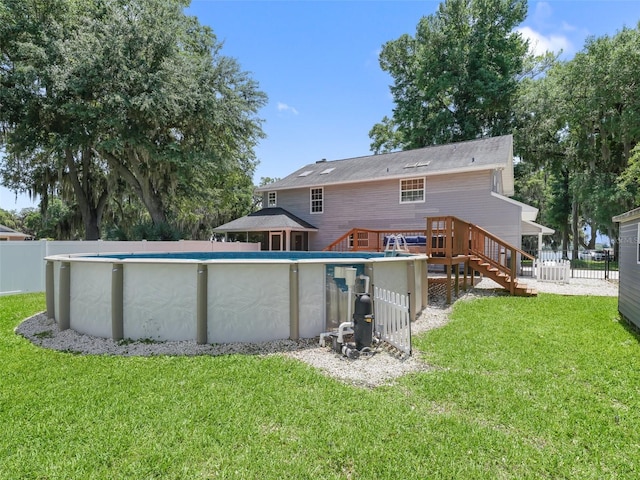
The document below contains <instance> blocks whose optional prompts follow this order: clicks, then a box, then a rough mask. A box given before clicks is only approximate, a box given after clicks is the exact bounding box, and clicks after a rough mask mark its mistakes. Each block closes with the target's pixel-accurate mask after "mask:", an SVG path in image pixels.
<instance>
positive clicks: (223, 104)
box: [0, 0, 266, 238]
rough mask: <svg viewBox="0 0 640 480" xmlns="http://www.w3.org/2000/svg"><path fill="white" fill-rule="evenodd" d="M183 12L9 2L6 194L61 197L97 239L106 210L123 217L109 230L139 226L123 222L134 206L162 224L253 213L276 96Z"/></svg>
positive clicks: (152, 4)
mask: <svg viewBox="0 0 640 480" xmlns="http://www.w3.org/2000/svg"><path fill="white" fill-rule="evenodd" d="M186 6H187V3H185V2H182V1H176V0H101V1H98V0H96V1H87V2H74V1H71V0H66V1H65V0H57V1H55V2H52V5H50V6H47V8H44V4H43V3H42V4H41V2H39V1H37V0H36V1H33V2H20V1H16V0H9V1H7V2H5V8H4V10H3V11H2V13H1V15H2V17H3V18H4V19H5V20H7V22H6V24H5V25H4V26H3V27H1V28H0V48H1V51H2V55H3V57H2V66H3V68H2V70H0V72H1V76H0V82H1V84H0V87H1V89H0V102H2V106H3V108H2V109H1V110H2V113H0V124H2V125H3V130H4V131H5V135H4V136H3V137H2V138H3V140H2V143H3V144H4V145H6V147H7V158H6V160H5V162H4V165H3V171H2V176H3V181H4V183H5V184H7V185H8V186H10V187H11V188H14V189H15V190H18V191H25V190H29V191H34V192H35V193H38V194H40V195H42V196H43V199H47V198H48V195H49V194H50V193H53V194H55V195H59V196H60V197H61V198H62V199H63V200H65V201H67V202H69V204H70V205H74V206H75V208H76V210H77V211H78V212H79V213H80V214H81V216H82V219H83V222H84V230H85V234H86V236H87V238H97V237H99V236H100V224H101V222H102V218H103V215H104V213H105V209H106V210H109V209H111V208H114V207H115V208H116V210H115V211H113V212H111V214H109V215H108V217H109V219H110V222H111V223H115V224H119V225H121V224H123V223H124V224H128V227H126V228H130V226H131V225H132V224H136V223H139V220H141V219H140V215H139V214H138V212H137V209H136V212H135V216H136V217H138V218H134V220H133V221H131V220H129V219H127V218H120V219H118V217H121V216H122V215H123V214H126V213H127V212H126V210H125V209H124V208H118V207H119V206H120V207H122V203H123V200H126V199H127V197H136V198H137V201H136V202H135V203H137V204H138V205H139V206H142V207H144V209H146V211H147V212H148V217H149V219H150V220H151V222H153V223H154V224H155V225H161V224H165V223H168V222H169V223H174V224H175V223H176V222H178V221H183V220H184V218H185V216H189V215H190V212H193V211H194V210H195V208H193V207H195V206H197V205H206V206H209V205H210V203H209V202H208V200H209V199H212V198H213V199H215V200H216V201H217V202H218V207H219V208H220V209H223V210H225V209H227V208H228V207H229V206H237V205H241V206H244V207H245V208H247V209H248V208H250V205H251V191H252V188H253V186H252V184H251V176H252V174H253V171H254V168H255V164H256V159H255V156H254V153H253V149H254V147H255V145H256V143H257V141H258V140H259V139H260V138H262V136H263V132H262V130H261V120H260V119H259V118H257V112H258V110H259V109H260V108H261V107H262V106H263V105H264V103H265V101H266V97H265V95H264V94H263V93H262V92H260V91H259V90H258V86H257V83H256V82H255V81H253V80H252V79H251V78H250V77H249V75H248V74H247V73H245V72H243V71H241V70H240V67H239V65H238V63H237V62H236V61H235V60H234V59H232V58H229V57H225V56H223V55H221V53H220V51H221V47H222V46H221V44H220V43H218V42H217V40H216V37H215V35H214V34H213V32H212V31H211V29H209V28H208V27H205V26H202V25H200V24H199V23H198V21H197V20H196V19H195V18H194V17H189V16H187V15H185V14H184V13H183V9H184V8H185V7H186ZM25 106H26V108H25ZM227 189H229V190H233V191H234V192H235V193H232V194H229V195H227V193H226V191H227ZM236 190H242V192H240V193H238V192H236ZM114 197H117V198H116V199H114ZM46 207H47V205H46V203H45V205H43V209H46ZM117 228H119V229H120V230H122V227H117Z"/></svg>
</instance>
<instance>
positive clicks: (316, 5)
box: [0, 0, 640, 210]
mask: <svg viewBox="0 0 640 480" xmlns="http://www.w3.org/2000/svg"><path fill="white" fill-rule="evenodd" d="M439 3H440V2H439V1H433V0H394V1H391V0H362V1H359V0H334V1H331V0H297V1H293V0H290V1H285V0H282V1H273V0H262V1H250V0H192V1H191V6H190V7H189V9H188V10H187V13H188V14H190V15H195V16H197V17H198V19H199V21H200V23H202V24H205V25H208V26H210V27H211V28H212V29H213V31H214V33H215V34H216V36H217V38H218V40H219V41H221V42H223V48H222V51H221V53H222V54H223V55H226V56H230V57H234V58H235V59H236V60H237V61H238V62H239V64H240V67H241V69H242V70H244V71H246V72H248V73H249V74H250V75H251V77H252V78H253V79H254V80H255V81H257V82H258V84H259V88H260V90H262V91H263V92H265V93H266V94H267V96H268V98H269V100H268V103H267V105H266V106H265V107H264V108H263V109H262V110H261V111H260V112H259V117H260V118H261V119H263V121H264V123H263V130H264V132H265V134H266V138H265V139H263V140H261V142H260V144H259V145H258V147H257V148H256V156H257V159H258V160H259V162H260V163H259V165H258V167H257V168H256V172H255V175H254V183H255V184H258V183H259V182H260V179H261V178H262V177H271V178H282V177H285V176H286V175H288V174H290V173H292V172H294V171H295V170H297V169H298V168H300V167H302V166H304V165H306V164H308V163H312V162H315V161H317V160H321V159H323V158H324V159H327V160H337V159H343V158H351V157H358V156H363V155H370V154H371V150H370V143H371V140H370V138H369V130H370V129H371V128H372V127H373V125H374V124H376V123H378V122H379V121H380V120H382V118H383V117H384V116H385V115H387V116H391V114H392V110H393V101H392V98H391V95H390V92H389V86H390V85H391V84H392V79H391V77H390V76H389V75H388V74H387V73H386V72H383V71H382V70H381V68H380V66H379V63H378V55H379V52H380V49H381V47H382V45H383V44H384V43H385V42H387V41H390V40H395V39H397V38H398V37H400V36H401V35H402V34H405V33H407V34H410V35H413V34H415V29H416V26H417V24H418V22H419V20H420V18H422V17H423V16H426V15H431V14H433V13H435V12H436V11H437V9H438V5H439ZM639 21H640V0H547V1H529V11H528V15H527V18H526V20H525V21H524V22H523V23H522V24H521V25H520V26H519V27H518V30H519V31H520V32H521V33H522V34H523V35H524V36H525V37H526V38H529V39H530V45H531V46H533V47H535V48H536V49H537V51H540V52H541V51H545V50H551V51H554V52H560V51H562V52H563V54H562V58H564V59H570V58H572V57H573V55H575V53H577V52H579V51H581V50H582V49H583V47H584V44H585V40H586V39H587V38H588V37H590V36H595V37H601V36H603V35H610V36H612V35H615V34H616V32H618V31H619V30H621V29H622V28H623V27H625V26H626V27H630V28H636V27H637V26H638V22H639ZM35 205H36V204H35V203H33V202H32V201H30V200H29V198H28V197H26V196H24V195H19V196H18V197H17V199H16V196H15V194H14V193H12V192H9V191H7V190H6V189H4V188H0V208H2V209H4V210H20V209H21V208H25V207H30V206H35Z"/></svg>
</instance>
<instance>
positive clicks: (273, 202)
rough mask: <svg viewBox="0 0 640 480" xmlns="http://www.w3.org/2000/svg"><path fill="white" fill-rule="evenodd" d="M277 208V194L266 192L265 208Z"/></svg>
mask: <svg viewBox="0 0 640 480" xmlns="http://www.w3.org/2000/svg"><path fill="white" fill-rule="evenodd" d="M277 206H278V193H277V192H268V193H267V207H277Z"/></svg>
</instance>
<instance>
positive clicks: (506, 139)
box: [257, 135, 513, 195]
mask: <svg viewBox="0 0 640 480" xmlns="http://www.w3.org/2000/svg"><path fill="white" fill-rule="evenodd" d="M482 170H500V171H502V183H503V189H504V193H505V194H506V195H512V194H513V137H512V136H511V135H503V136H500V137H491V138H483V139H479V140H469V141H466V142H459V143H451V144H448V145H437V146H431V147H426V148H419V149H415V150H406V151H403V152H392V153H384V154H379V155H369V156H366V157H355V158H347V159H344V160H332V161H324V160H321V161H319V162H316V163H311V164H308V165H305V166H304V167H302V168H300V169H298V170H296V171H295V172H293V173H292V174H291V175H288V176H287V177H285V178H283V179H281V180H279V181H277V182H274V183H270V184H269V185H265V186H263V187H259V188H258V189H257V191H259V192H266V191H272V190H286V189H292V188H301V187H319V186H325V185H336V184H346V183H360V182H368V181H376V180H387V179H394V178H406V177H416V176H432V175H443V174H451V173H461V172H472V171H482Z"/></svg>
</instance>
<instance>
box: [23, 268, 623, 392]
mask: <svg viewBox="0 0 640 480" xmlns="http://www.w3.org/2000/svg"><path fill="white" fill-rule="evenodd" d="M522 283H526V284H527V286H529V287H532V288H535V289H537V290H538V292H544V293H556V294H560V295H595V296H617V295H618V285H617V283H612V282H608V281H604V280H586V279H585V280H582V279H571V281H570V282H569V283H566V284H561V283H551V282H537V281H536V280H534V279H529V278H527V279H522ZM501 294H504V293H503V291H501V290H500V288H499V286H498V285H497V284H496V283H494V282H492V281H491V280H488V279H484V280H482V281H481V282H480V283H479V284H477V285H476V287H475V288H472V289H469V290H468V291H467V292H466V293H464V294H461V296H460V297H459V298H458V299H457V301H460V300H469V299H472V298H477V297H479V296H487V295H501ZM450 312H451V306H447V305H445V303H444V299H443V298H439V297H438V298H432V299H430V304H429V306H428V307H427V308H425V309H424V310H423V312H422V314H421V315H420V318H418V320H416V321H415V322H414V323H413V324H412V327H411V328H412V334H418V333H422V332H425V331H427V330H431V329H434V328H439V327H441V326H443V325H445V324H446V323H447V321H448V318H449V313H450ZM16 333H18V334H20V335H22V336H24V337H25V338H27V339H29V340H30V341H31V342H33V343H34V344H35V345H38V346H41V347H43V348H49V349H54V350H59V351H65V352H74V353H80V354H92V355H122V356H152V355H230V354H245V355H246V354H249V355H285V356H287V357H290V358H294V359H297V360H300V361H303V362H305V363H307V364H309V365H311V366H313V367H315V368H318V369H319V370H321V371H322V372H323V373H324V374H326V375H328V376H330V377H333V378H336V379H339V380H342V381H345V382H347V383H350V384H353V385H358V386H362V387H369V388H370V387H375V386H379V385H385V384H391V383H393V381H394V379H396V378H398V377H400V376H402V375H405V374H407V373H411V372H418V371H425V370H429V369H430V368H431V367H430V366H429V365H428V364H426V363H425V362H424V361H422V360H421V355H420V352H416V351H414V354H413V355H412V356H406V355H401V354H399V353H398V352H396V351H394V349H393V348H384V347H378V348H377V349H374V351H373V352H372V353H371V354H366V355H361V356H360V358H358V359H355V360H353V359H348V358H346V357H344V356H342V355H340V354H337V353H335V352H333V351H332V350H331V349H330V348H329V347H320V346H318V340H317V339H315V338H313V339H302V340H299V341H293V340H277V341H273V342H263V343H230V344H218V345H210V344H207V345H198V344H197V343H196V342H195V341H181V342H149V341H135V342H134V341H120V342H116V341H113V340H111V339H105V338H98V337H92V336H89V335H82V334H79V333H77V332H75V331H73V330H65V331H60V330H59V329H58V325H57V324H56V323H55V322H54V321H52V320H49V319H47V316H46V315H45V314H44V313H39V314H37V315H34V316H33V317H30V318H28V319H26V320H25V321H23V322H22V323H21V324H20V325H19V326H18V327H17V328H16Z"/></svg>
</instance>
